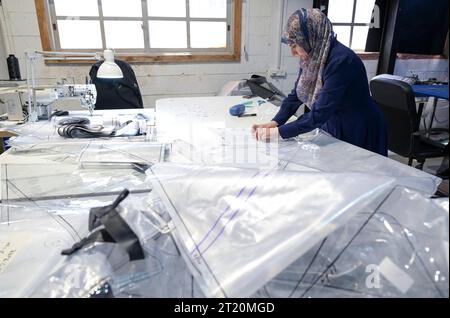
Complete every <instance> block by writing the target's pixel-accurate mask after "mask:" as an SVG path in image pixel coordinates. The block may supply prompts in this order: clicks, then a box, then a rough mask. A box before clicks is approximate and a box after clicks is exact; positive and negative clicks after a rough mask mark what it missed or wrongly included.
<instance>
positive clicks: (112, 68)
mask: <svg viewBox="0 0 450 318" xmlns="http://www.w3.org/2000/svg"><path fill="white" fill-rule="evenodd" d="M103 57H104V58H105V61H104V62H103V63H102V65H100V68H99V69H98V72H97V77H98V78H111V79H113V78H123V73H122V70H121V69H120V67H119V66H118V65H117V64H116V63H115V62H114V51H113V50H105V51H104V52H103Z"/></svg>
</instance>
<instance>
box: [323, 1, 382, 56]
mask: <svg viewBox="0 0 450 318" xmlns="http://www.w3.org/2000/svg"><path fill="white" fill-rule="evenodd" d="M375 9H376V8H375V0H329V1H328V10H327V11H328V18H329V19H330V21H331V23H333V29H334V31H335V33H336V34H337V38H338V40H339V41H340V42H341V43H342V44H344V45H346V46H348V47H350V48H352V49H353V50H355V51H364V50H365V48H366V42H367V35H368V33H369V28H370V27H371V26H372V19H377V17H376V16H375V15H374V16H373V12H375V13H376V12H377V11H374V10H375ZM375 22H376V21H375Z"/></svg>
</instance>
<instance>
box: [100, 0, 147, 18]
mask: <svg viewBox="0 0 450 318" xmlns="http://www.w3.org/2000/svg"><path fill="white" fill-rule="evenodd" d="M102 8H103V16H105V17H142V3H141V0H127V1H117V0H102Z"/></svg>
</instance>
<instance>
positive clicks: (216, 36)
mask: <svg viewBox="0 0 450 318" xmlns="http://www.w3.org/2000/svg"><path fill="white" fill-rule="evenodd" d="M191 47H192V48H226V47H227V23H226V22H191Z"/></svg>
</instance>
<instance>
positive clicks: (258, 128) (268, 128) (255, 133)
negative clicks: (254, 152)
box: [252, 120, 278, 140]
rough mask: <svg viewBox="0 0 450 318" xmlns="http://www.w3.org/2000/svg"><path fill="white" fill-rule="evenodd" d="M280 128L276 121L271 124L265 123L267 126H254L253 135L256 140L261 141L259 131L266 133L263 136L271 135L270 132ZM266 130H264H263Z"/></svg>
mask: <svg viewBox="0 0 450 318" xmlns="http://www.w3.org/2000/svg"><path fill="white" fill-rule="evenodd" d="M277 127H278V123H277V122H276V121H273V120H272V121H271V122H269V123H265V124H256V125H253V126H252V135H253V136H254V137H255V138H256V140H260V136H259V134H258V131H259V132H260V134H261V132H264V133H265V134H264V133H263V134H262V135H268V136H269V135H270V131H271V129H273V128H277ZM262 129H264V130H262Z"/></svg>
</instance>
